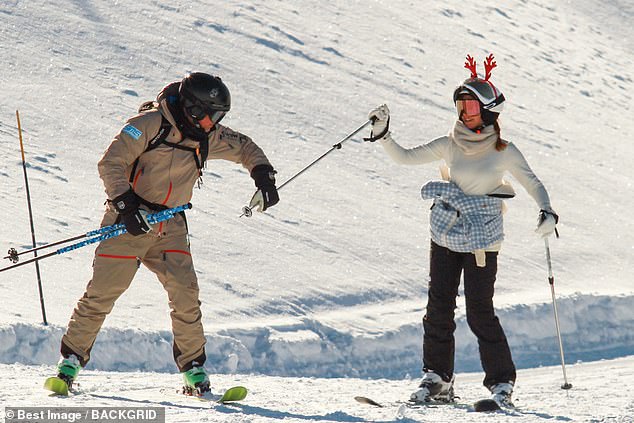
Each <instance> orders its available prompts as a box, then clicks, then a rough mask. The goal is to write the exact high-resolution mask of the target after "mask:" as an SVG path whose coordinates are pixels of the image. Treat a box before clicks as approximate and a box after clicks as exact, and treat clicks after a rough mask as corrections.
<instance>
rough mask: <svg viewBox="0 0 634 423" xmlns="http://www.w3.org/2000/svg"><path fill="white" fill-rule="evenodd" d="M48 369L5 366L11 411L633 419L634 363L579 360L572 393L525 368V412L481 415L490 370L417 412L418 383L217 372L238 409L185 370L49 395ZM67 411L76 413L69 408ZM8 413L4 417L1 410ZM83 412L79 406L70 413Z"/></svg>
mask: <svg viewBox="0 0 634 423" xmlns="http://www.w3.org/2000/svg"><path fill="white" fill-rule="evenodd" d="M51 370H52V368H51V367H47V366H39V367H31V366H24V365H21V364H14V365H0V375H2V378H3V380H4V381H5V383H7V384H10V385H11V386H12V387H13V388H14V389H12V390H10V391H6V392H3V395H2V399H1V400H0V401H2V402H0V404H3V405H5V406H7V407H33V406H39V407H94V408H95V409H97V410H100V409H102V407H131V408H132V409H145V408H146V407H159V408H160V409H164V410H165V415H166V421H167V422H170V423H177V422H197V421H206V422H222V423H234V422H236V423H237V422H263V423H268V422H279V421H284V422H287V423H299V422H307V421H308V422H359V423H361V422H401V423H415V422H439V423H455V422H499V423H502V422H513V423H519V422H522V423H523V422H543V421H561V422H614V423H625V422H631V421H632V419H633V418H634V401H633V400H632V395H631V392H629V391H628V390H627V389H619V388H625V387H627V386H632V384H634V359H632V358H631V357H630V358H621V359H616V360H606V361H598V362H594V363H583V364H575V365H573V366H570V367H569V368H568V374H569V376H570V378H571V380H572V382H573V388H572V389H570V390H562V389H560V386H559V385H560V383H559V382H560V377H561V369H560V368H557V367H542V368H539V369H527V370H520V371H519V373H518V381H519V382H518V384H517V387H516V390H515V406H516V407H517V409H516V410H513V411H506V412H499V413H495V414H494V415H491V414H489V413H475V412H473V410H472V408H471V407H470V406H471V404H472V403H473V402H474V401H476V400H478V399H481V398H483V397H485V396H486V394H487V393H486V389H485V388H484V387H483V386H482V385H481V384H480V383H481V379H482V375H481V374H477V373H459V374H457V375H456V389H457V392H456V393H457V394H458V395H460V396H461V399H460V400H459V404H458V405H455V406H454V405H447V406H438V407H428V408H424V409H418V410H414V409H410V408H408V407H406V406H403V405H402V404H398V403H397V401H402V399H403V398H406V397H407V396H408V395H409V393H410V392H411V391H412V389H413V388H414V387H415V386H416V381H412V380H386V379H372V380H362V379H355V378H346V379H322V378H306V377H299V378H297V377H274V376H262V375H217V376H214V377H213V378H212V379H213V381H212V383H213V384H214V385H215V387H216V389H217V392H219V391H220V390H221V389H222V388H227V387H229V386H234V385H246V386H248V387H249V389H250V393H249V396H248V397H247V400H246V401H244V402H243V403H241V404H239V405H215V406H214V405H213V404H210V403H203V402H200V401H198V400H195V399H191V398H185V397H183V396H182V395H180V394H176V393H175V389H174V385H175V384H176V383H178V380H179V379H178V376H176V375H166V374H164V373H137V372H132V373H122V372H102V371H86V372H85V373H84V374H83V375H82V383H81V386H80V388H79V391H78V393H77V394H76V395H74V396H71V397H70V398H60V397H49V396H47V395H46V394H43V393H42V391H41V389H40V387H39V385H38V384H34V383H33V381H34V380H40V379H42V378H43V377H44V376H45V375H47V374H50V372H51ZM355 396H367V397H370V398H373V399H374V400H376V401H379V402H380V403H382V404H383V405H385V407H384V408H375V407H370V406H368V405H362V404H359V403H357V402H356V401H355V400H354V397H355ZM67 410H68V409H67ZM2 411H4V410H2V409H0V413H2ZM70 411H76V409H70Z"/></svg>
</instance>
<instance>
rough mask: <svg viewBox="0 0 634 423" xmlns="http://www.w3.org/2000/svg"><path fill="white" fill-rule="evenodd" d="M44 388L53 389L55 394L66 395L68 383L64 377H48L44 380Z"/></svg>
mask: <svg viewBox="0 0 634 423" xmlns="http://www.w3.org/2000/svg"><path fill="white" fill-rule="evenodd" d="M44 389H48V390H49V391H53V392H54V393H56V394H57V395H64V396H67V395H68V384H67V383H66V381H65V380H64V379H60V378H58V377H49V378H48V379H46V381H44Z"/></svg>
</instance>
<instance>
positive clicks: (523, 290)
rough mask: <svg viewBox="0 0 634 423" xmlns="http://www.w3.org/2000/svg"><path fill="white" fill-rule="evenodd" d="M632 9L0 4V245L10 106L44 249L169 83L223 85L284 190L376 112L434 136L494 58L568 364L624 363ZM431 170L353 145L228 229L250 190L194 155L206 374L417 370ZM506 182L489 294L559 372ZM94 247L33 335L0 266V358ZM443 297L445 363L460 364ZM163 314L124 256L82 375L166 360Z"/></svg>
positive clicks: (85, 271) (83, 213)
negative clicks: (552, 216) (459, 95)
mask: <svg viewBox="0 0 634 423" xmlns="http://www.w3.org/2000/svg"><path fill="white" fill-rule="evenodd" d="M597 10H600V13H597V12H596V11H597ZM633 17H634V11H633V6H632V4H631V2H625V1H620V0H611V1H609V2H607V3H606V2H597V1H595V0H582V1H578V2H574V3H569V2H564V1H555V2H549V1H545V0H536V1H525V0H507V1H503V2H497V3H496V5H495V6H492V5H491V6H489V5H483V4H481V3H465V2H459V1H454V0H452V1H445V2H414V3H412V2H407V1H401V0H396V1H378V0H377V1H372V2H364V1H356V0H355V1H347V2H321V3H315V2H306V1H296V2H283V1H247V2H245V1H234V0H229V1H225V2H212V1H208V0H205V1H196V2H184V1H169V2H168V1H164V0H153V1H150V0H143V1H136V2H116V3H112V2H76V1H70V0H62V1H58V2H46V1H43V0H33V1H19V0H12V1H6V2H2V3H0V22H1V23H2V25H0V57H1V58H2V67H1V68H0V86H1V87H2V92H3V95H2V96H0V200H1V201H2V204H3V206H2V212H1V215H0V216H1V217H2V221H3V222H4V225H2V228H1V229H0V241H2V242H3V243H4V245H5V246H4V247H3V248H5V249H6V248H9V247H16V248H18V249H25V248H29V247H30V231H29V223H28V215H27V213H26V201H25V195H24V181H23V177H22V169H21V163H20V153H19V149H18V145H19V144H18V140H17V125H16V123H15V114H14V111H15V110H16V109H19V110H20V113H21V117H22V126H23V129H24V141H25V147H26V158H27V162H28V171H29V178H30V186H31V195H32V202H33V209H34V213H35V218H34V220H35V227H36V234H37V239H38V241H39V243H41V244H44V243H48V242H53V241H56V240H59V239H62V238H66V237H69V236H73V235H78V234H80V233H84V232H85V231H87V230H90V229H94V228H96V226H97V225H98V222H99V219H100V215H101V212H102V209H103V202H104V200H105V195H104V193H103V187H102V184H101V181H100V180H99V178H98V175H97V170H96V163H97V161H98V160H99V158H100V156H101V154H102V152H103V150H104V149H105V148H106V146H107V145H108V144H109V142H110V140H111V138H112V136H113V135H114V134H115V133H116V132H117V131H118V130H119V128H120V127H121V125H122V124H123V122H124V121H125V119H126V118H127V117H128V116H130V115H131V114H132V113H134V111H135V110H136V108H137V107H138V105H139V104H140V103H142V102H143V101H145V100H147V99H152V98H153V97H154V96H155V95H156V93H157V92H158V91H159V90H160V89H161V88H162V87H163V86H164V85H165V84H166V83H168V82H171V81H174V80H177V79H180V78H181V77H182V76H183V75H184V74H185V73H186V72H189V71H207V72H211V73H215V74H218V75H220V76H222V78H223V80H224V81H225V82H226V83H227V85H228V86H229V88H230V89H231V91H232V97H233V99H234V102H233V109H232V111H231V113H230V115H229V116H228V117H227V118H226V120H225V123H227V124H228V125H230V126H231V127H233V128H235V129H237V130H241V131H243V132H245V133H247V134H249V135H251V136H252V137H253V139H254V140H255V141H256V142H257V143H258V144H259V145H261V146H262V147H263V148H264V150H265V151H266V152H267V154H268V156H269V157H270V159H271V161H272V162H273V163H274V165H275V167H276V168H277V170H278V171H279V174H278V180H279V181H280V182H283V181H285V180H287V179H288V178H289V177H291V176H292V175H293V174H294V173H295V172H297V171H298V170H300V169H301V168H302V167H303V166H305V165H306V164H308V163H309V162H311V161H312V160H313V159H314V158H316V157H318V156H319V155H320V154H322V153H324V152H325V151H327V150H328V149H329V148H330V147H331V146H332V145H333V144H334V143H335V142H337V141H338V140H340V139H341V138H342V137H343V136H345V135H346V134H347V133H349V132H350V131H352V130H353V129H354V128H356V127H357V126H359V125H360V124H362V123H363V122H364V120H365V118H366V115H367V112H368V110H369V109H371V108H372V107H375V106H376V105H378V104H380V103H383V102H387V103H388V104H389V105H390V109H391V110H392V120H391V127H392V130H393V134H394V137H395V138H396V139H397V140H398V141H399V142H401V143H402V144H404V145H407V146H414V145H416V144H418V143H421V142H424V141H427V140H429V139H431V138H433V137H435V136H438V135H441V134H443V133H445V132H446V131H447V130H448V129H449V127H450V125H451V122H452V119H453V118H454V111H453V107H452V104H451V98H450V96H451V93H452V90H453V88H454V86H455V85H456V84H457V83H459V82H460V81H461V80H463V79H464V78H465V77H466V76H467V71H466V70H465V69H463V68H462V63H463V61H464V56H465V54H467V53H470V54H472V55H476V56H477V57H478V59H479V60H480V61H481V60H482V59H483V57H484V56H485V55H486V54H488V53H490V52H493V53H495V54H496V58H497V62H498V66H499V67H498V68H497V69H495V71H494V78H495V81H496V82H497V83H498V84H499V85H500V86H501V87H502V88H503V89H504V92H505V95H506V97H507V99H508V103H507V107H506V109H505V111H504V114H503V116H502V120H501V121H502V127H503V134H504V136H505V137H507V138H508V139H510V140H512V141H514V142H515V143H517V144H518V145H519V146H520V148H521V149H522V151H523V152H524V154H525V155H526V156H527V158H528V160H529V162H530V163H531V165H532V167H533V169H534V170H535V171H536V173H537V174H538V175H539V176H540V178H541V179H542V180H543V182H544V183H545V185H546V186H547V188H548V189H549V191H550V193H551V197H552V199H553V205H554V207H555V209H556V210H557V212H558V213H559V214H560V216H561V223H560V225H559V226H560V232H561V234H562V238H561V239H560V240H558V241H552V242H551V249H552V254H553V265H554V271H555V276H556V290H557V294H558V295H559V302H558V305H559V313H560V317H561V320H562V322H561V323H562V332H563V337H564V344H565V346H566V347H567V354H568V358H569V360H570V361H571V362H572V361H575V360H585V361H587V360H595V359H599V358H611V357H619V356H626V355H631V354H634V339H633V336H632V333H634V331H633V330H632V327H633V325H634V311H633V310H634V308H633V307H632V303H633V301H632V300H633V296H634V283H633V282H634V279H633V278H632V276H631V272H630V267H631V265H632V263H633V257H634V225H633V224H632V220H631V218H630V212H629V210H630V209H631V208H632V206H633V200H632V198H633V196H632V191H633V190H632V183H633V180H634V171H633V170H632V167H631V165H630V161H631V160H630V157H631V155H632V152H633V151H634V147H632V143H631V142H629V134H630V133H631V132H632V130H634V124H633V123H632V120H631V119H629V116H630V115H631V112H632V100H631V92H633V88H634V86H633V82H632V75H633V74H634V72H632V71H633V70H634V65H633V49H632V45H634V42H633V40H632V38H633V37H632V32H633V31H632V29H631V28H630V27H631V25H630V23H631V21H632V18H633ZM437 177H438V167H437V165H436V164H433V165H429V166H417V167H403V166H398V165H396V164H394V163H392V162H391V161H390V160H389V158H388V157H387V156H386V155H385V153H384V152H383V151H382V148H381V147H380V146H378V145H375V144H368V143H362V142H360V137H357V138H355V139H354V140H353V141H350V142H349V143H346V144H345V145H344V147H343V148H342V149H341V150H338V151H335V152H333V153H332V154H331V155H329V156H327V157H326V158H325V159H324V160H323V161H322V162H320V163H319V164H318V165H316V166H315V167H313V168H312V169H311V170H310V171H309V172H307V173H306V174H304V175H302V176H301V177H300V178H298V179H297V180H296V181H293V183H292V184H289V185H288V186H287V187H285V188H284V190H282V191H281V192H280V194H281V198H282V200H281V202H280V204H279V205H278V206H276V207H275V208H273V209H271V211H270V212H268V213H266V214H264V215H259V214H258V215H256V216H254V217H252V218H251V219H247V218H238V216H239V214H240V208H241V207H242V206H243V205H244V204H245V203H246V202H247V201H248V199H249V198H250V196H251V194H252V192H253V189H254V187H253V184H252V181H251V180H250V178H249V177H248V174H247V172H246V171H245V170H244V169H242V168H240V167H238V166H236V165H234V164H231V163H220V162H218V163H210V164H209V166H208V168H207V169H206V171H205V178H204V179H205V184H204V185H203V187H202V189H200V190H196V192H195V197H194V199H193V203H194V209H193V210H192V211H191V212H190V213H189V222H190V228H191V232H192V250H193V254H194V260H195V263H196V267H197V270H198V275H199V279H200V285H201V300H202V302H203V313H204V323H205V328H206V331H207V336H208V340H209V344H208V354H209V360H208V364H209V366H210V369H212V370H214V371H216V372H219V373H231V372H236V371H237V372H240V373H245V372H256V373H263V374H274V375H280V376H329V377H338V376H361V377H388V378H402V377H405V376H406V375H411V376H412V377H415V376H417V374H418V368H419V367H420V357H419V351H420V320H421V318H422V314H423V310H424V305H425V302H426V283H427V273H428V266H427V260H428V253H427V249H428V243H429V236H428V233H427V216H428V208H429V204H428V203H426V202H423V201H422V200H421V199H420V197H419V194H418V191H419V187H420V185H421V184H422V183H424V182H425V181H427V180H429V179H433V178H437ZM516 185H517V184H516ZM518 192H519V195H518V197H517V198H515V199H513V200H512V201H509V202H508V206H509V212H508V213H507V215H506V229H507V237H506V241H505V244H504V247H503V250H502V253H501V256H500V271H499V277H498V283H497V293H496V304H497V306H498V307H499V308H500V318H501V320H502V322H503V325H504V326H505V328H506V330H507V334H508V336H509V338H510V342H511V347H512V349H513V353H514V355H515V358H516V360H517V364H518V366H520V367H534V366H538V365H540V364H544V365H548V364H556V363H558V360H559V354H558V347H557V343H556V338H555V333H554V321H553V319H552V309H551V296H550V289H549V286H548V283H547V278H546V268H545V267H546V266H545V260H544V251H543V250H544V247H543V243H542V242H541V240H539V239H538V238H537V237H536V236H535V235H534V234H533V232H532V231H533V227H534V223H535V220H536V216H537V208H536V206H535V205H534V204H533V202H532V200H531V199H530V198H529V197H528V196H527V195H526V193H525V192H523V190H522V189H521V188H519V187H518ZM93 250H94V249H93V248H92V247H86V248H83V249H81V250H77V251H75V252H72V253H68V254H65V255H62V256H59V257H54V258H50V259H46V260H43V261H42V262H41V273H42V278H43V285H44V299H45V301H46V305H47V313H48V319H49V321H50V323H51V325H50V327H48V328H44V327H41V326H40V325H39V324H38V322H40V321H41V316H40V309H39V299H38V293H37V286H36V282H35V276H34V269H33V267H32V266H24V267H21V268H17V269H15V270H11V271H8V272H3V273H0V298H2V299H3V301H4V304H5V306H4V307H2V309H1V310H0V362H4V363H14V362H19V363H29V364H36V365H37V364H48V363H51V362H54V361H55V360H56V355H57V352H56V351H57V345H58V342H59V338H60V336H61V334H62V332H63V328H64V326H65V324H66V323H67V319H68V317H69V316H70V313H71V311H72V308H73V307H74V304H75V302H76V300H77V299H78V298H79V297H80V296H81V294H82V293H83V290H84V287H85V285H86V283H87V281H88V280H89V278H90V271H91V266H90V264H91V261H92V252H93ZM5 264H6V265H8V264H9V263H8V261H6V260H5ZM463 309H464V307H463V305H462V303H461V304H459V310H458V315H459V326H458V331H457V339H458V351H457V355H458V356H457V367H458V369H459V370H460V371H474V370H477V369H478V368H479V363H478V362H477V360H476V359H474V349H475V341H474V339H473V337H472V336H471V335H470V334H469V333H468V330H467V329H466V325H465V324H464V318H463V316H462V310H463ZM168 312H169V310H168V306H167V299H166V295H165V293H164V292H163V290H162V288H161V286H160V284H159V283H157V281H156V280H155V278H154V277H153V275H151V274H150V273H149V272H147V270H145V269H142V270H141V271H140V272H139V274H138V275H137V277H136V279H135V282H134V283H133V285H132V287H131V289H130V290H129V291H128V292H127V293H126V294H124V296H123V297H122V298H121V299H120V300H119V301H118V303H117V305H116V307H115V310H114V311H113V313H112V314H111V315H110V316H109V317H108V320H107V321H106V325H105V328H104V331H103V333H102V334H101V335H100V337H99V338H98V340H97V344H96V346H95V350H94V360H93V361H92V362H91V363H90V365H89V366H90V367H89V368H92V369H100V370H118V371H121V370H135V369H142V370H148V371H174V367H173V365H172V363H171V361H170V360H171V358H170V342H171V335H170V334H169V333H168V332H167V330H168V328H169V327H170V322H169V316H168ZM130 345H135V346H137V345H144V346H145V347H146V348H144V350H143V354H136V353H135V351H133V350H132V348H131V347H130ZM353 421H354V420H353Z"/></svg>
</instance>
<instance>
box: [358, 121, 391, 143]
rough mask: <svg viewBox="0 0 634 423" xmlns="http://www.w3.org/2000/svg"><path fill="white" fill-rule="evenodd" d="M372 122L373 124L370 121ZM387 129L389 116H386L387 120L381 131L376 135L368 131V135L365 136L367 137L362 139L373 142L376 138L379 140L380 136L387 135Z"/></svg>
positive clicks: (388, 128)
mask: <svg viewBox="0 0 634 423" xmlns="http://www.w3.org/2000/svg"><path fill="white" fill-rule="evenodd" d="M372 124H374V121H373V122H372ZM389 130H390V117H389V116H388V118H387V122H386V123H385V128H383V130H382V131H381V133H380V134H378V135H374V133H373V132H372V133H370V136H369V137H367V138H364V139H363V141H370V142H374V141H376V140H380V139H381V138H383V137H384V136H386V135H387V133H388V131H389Z"/></svg>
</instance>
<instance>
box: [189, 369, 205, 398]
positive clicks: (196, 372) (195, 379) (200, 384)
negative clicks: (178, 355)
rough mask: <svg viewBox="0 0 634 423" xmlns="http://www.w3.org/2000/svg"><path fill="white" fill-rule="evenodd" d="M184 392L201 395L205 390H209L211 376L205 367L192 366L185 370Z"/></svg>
mask: <svg viewBox="0 0 634 423" xmlns="http://www.w3.org/2000/svg"><path fill="white" fill-rule="evenodd" d="M183 381H184V382H185V386H183V393H184V394H186V395H198V396H201V395H203V394H204V393H205V392H209V391H210V390H211V389H210V387H209V377H208V376H207V372H206V371H205V369H204V368H203V367H192V368H191V369H189V370H187V371H186V372H183Z"/></svg>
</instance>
